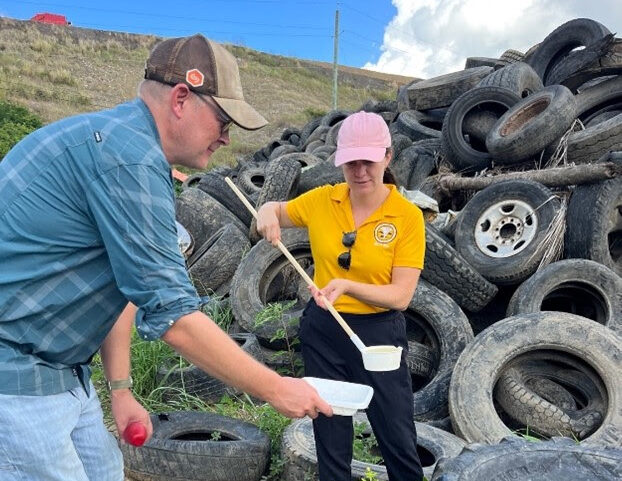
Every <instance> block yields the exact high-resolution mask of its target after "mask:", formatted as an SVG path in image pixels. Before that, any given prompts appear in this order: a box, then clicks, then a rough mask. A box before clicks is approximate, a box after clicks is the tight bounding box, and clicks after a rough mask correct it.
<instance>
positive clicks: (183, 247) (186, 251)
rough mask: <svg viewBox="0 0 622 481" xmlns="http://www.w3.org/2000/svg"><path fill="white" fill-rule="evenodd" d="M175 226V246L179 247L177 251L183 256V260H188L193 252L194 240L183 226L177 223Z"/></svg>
mask: <svg viewBox="0 0 622 481" xmlns="http://www.w3.org/2000/svg"><path fill="white" fill-rule="evenodd" d="M175 225H176V227H177V244H178V245H179V250H180V251H181V253H182V254H183V255H184V258H186V259H188V257H190V254H192V251H193V250H194V240H193V239H192V236H191V235H190V233H189V232H188V230H187V229H186V228H185V227H184V226H183V225H181V224H180V223H179V222H177V221H175Z"/></svg>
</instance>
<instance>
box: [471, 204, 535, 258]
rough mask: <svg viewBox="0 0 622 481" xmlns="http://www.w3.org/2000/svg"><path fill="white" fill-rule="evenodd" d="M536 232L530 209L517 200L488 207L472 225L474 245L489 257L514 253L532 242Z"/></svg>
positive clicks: (499, 256) (506, 255)
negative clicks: (473, 227)
mask: <svg viewBox="0 0 622 481" xmlns="http://www.w3.org/2000/svg"><path fill="white" fill-rule="evenodd" d="M537 230H538V218H537V216H536V215H535V212H534V209H533V208H532V207H531V206H530V205H529V204H527V203H526V202H523V201H521V200H504V201H502V202H497V203H496V204H494V205H492V206H491V207H489V208H488V209H486V211H484V213H483V214H482V215H481V216H480V217H479V218H478V220H477V222H476V224H475V243H476V245H477V247H478V249H479V250H480V251H481V252H482V253H483V254H485V255H486V256H489V257H495V258H504V257H511V256H513V255H516V254H518V253H519V252H521V251H522V250H524V249H525V248H527V246H528V245H530V244H531V242H532V241H533V239H534V237H535V235H536V232H537Z"/></svg>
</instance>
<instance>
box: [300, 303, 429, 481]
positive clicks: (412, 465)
mask: <svg viewBox="0 0 622 481" xmlns="http://www.w3.org/2000/svg"><path fill="white" fill-rule="evenodd" d="M343 318H344V319H345V320H346V322H348V324H349V325H350V327H351V328H352V330H353V331H354V332H355V333H356V334H357V335H358V336H359V337H360V338H361V340H362V341H363V343H364V344H365V345H366V346H373V345H392V346H402V347H403V348H404V351H403V353H402V362H401V365H400V368H399V369H397V370H395V371H387V372H372V371H367V370H365V368H364V367H363V360H362V357H361V352H360V351H359V350H358V349H357V348H356V346H354V344H353V343H352V341H350V339H349V338H348V336H347V334H346V333H345V331H344V330H343V329H342V328H341V326H340V325H339V324H338V323H337V321H336V320H335V319H334V318H333V316H332V315H331V314H330V313H329V312H328V311H325V310H324V309H322V308H320V307H318V306H317V305H316V304H315V302H314V301H313V299H311V301H309V304H308V305H307V307H306V308H305V311H304V313H303V316H302V319H301V321H300V340H301V341H302V355H303V358H304V364H305V375H307V376H313V377H321V378H325V379H334V380H338V381H349V382H356V383H360V384H367V385H368V386H372V387H373V388H374V396H373V398H372V400H371V402H370V404H369V407H368V408H367V417H368V419H369V422H370V424H371V426H372V429H373V431H374V434H375V436H376V439H377V440H378V446H379V447H380V452H381V453H382V457H383V458H384V463H385V466H386V468H387V472H388V474H389V479H390V480H391V481H420V480H422V479H423V471H422V469H421V461H420V460H419V456H418V454H417V433H416V431H415V424H414V421H413V416H414V408H413V395H412V387H411V381H410V373H409V371H408V367H407V366H406V351H407V349H408V343H407V338H406V325H405V320H404V316H403V314H402V313H401V312H396V311H389V312H386V313H380V314H343ZM313 432H314V436H315V444H316V450H317V457H318V469H319V474H320V481H351V468H350V463H351V461H352V441H353V436H354V428H353V424H352V418H351V417H349V416H332V417H326V416H324V415H322V414H320V415H319V416H318V418H317V419H315V420H314V421H313Z"/></svg>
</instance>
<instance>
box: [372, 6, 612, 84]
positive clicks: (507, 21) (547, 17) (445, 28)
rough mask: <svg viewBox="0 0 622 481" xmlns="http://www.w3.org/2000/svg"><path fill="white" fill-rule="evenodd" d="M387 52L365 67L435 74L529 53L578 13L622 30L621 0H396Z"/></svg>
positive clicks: (425, 75)
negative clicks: (478, 60)
mask: <svg viewBox="0 0 622 481" xmlns="http://www.w3.org/2000/svg"><path fill="white" fill-rule="evenodd" d="M392 1H393V4H394V5H395V7H396V8H397V15H396V16H395V17H394V18H393V20H391V22H390V23H389V25H387V27H386V28H385V32H384V40H383V45H382V47H381V55H380V58H379V59H378V61H377V62H376V63H371V62H368V63H367V64H365V65H364V66H363V68H368V69H372V70H379V71H382V72H387V73H395V74H401V75H408V76H413V77H421V78H430V77H434V76H437V75H441V74H444V73H448V72H454V71H457V70H461V69H463V68H464V63H465V60H466V58H467V57H495V58H496V57H498V56H499V55H501V53H503V52H504V51H505V50H507V49H510V48H511V49H516V50H520V51H522V52H525V51H526V50H527V49H529V48H530V47H531V46H533V45H535V44H536V43H538V42H540V41H541V40H543V39H544V38H545V37H546V36H547V35H548V34H549V33H551V32H552V31H553V30H554V29H555V28H557V27H558V26H560V25H561V24H563V23H565V22H567V21H568V20H571V19H573V18H579V17H585V18H591V19H593V20H597V21H599V22H601V23H602V24H603V25H605V26H606V27H607V28H608V29H609V30H611V31H612V32H619V33H620V34H622V28H620V29H618V27H620V26H621V25H620V23H621V22H622V2H620V0H592V1H589V2H587V1H584V0H520V1H516V0H496V1H494V0H392Z"/></svg>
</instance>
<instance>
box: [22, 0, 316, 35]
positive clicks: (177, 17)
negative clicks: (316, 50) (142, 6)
mask: <svg viewBox="0 0 622 481" xmlns="http://www.w3.org/2000/svg"><path fill="white" fill-rule="evenodd" d="M211 1H219V0H211ZM222 1H225V0H222ZM227 2H228V3H233V2H237V3H282V2H280V0H254V1H245V0H227ZM20 3H21V4H28V5H35V6H49V7H60V8H75V9H78V10H87V11H94V12H105V13H119V14H123V15H139V16H141V17H155V18H164V19H167V20H170V19H174V20H185V21H193V22H202V23H219V24H221V23H229V24H233V25H252V26H261V27H274V28H299V29H307V30H326V29H327V28H328V27H317V26H311V25H283V24H271V23H258V22H240V21H235V20H222V19H218V18H214V17H210V18H198V17H186V16H180V15H167V14H159V13H150V12H136V11H130V10H118V9H109V8H99V7H84V6H81V5H65V4H58V3H48V2H29V1H22V2H20ZM293 3H296V2H293ZM297 3H300V4H303V5H304V4H306V3H305V2H297ZM327 3H328V2H308V4H310V5H317V4H327ZM123 28H126V27H125V26H123ZM169 30H170V29H169Z"/></svg>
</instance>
